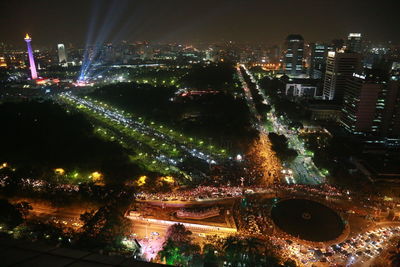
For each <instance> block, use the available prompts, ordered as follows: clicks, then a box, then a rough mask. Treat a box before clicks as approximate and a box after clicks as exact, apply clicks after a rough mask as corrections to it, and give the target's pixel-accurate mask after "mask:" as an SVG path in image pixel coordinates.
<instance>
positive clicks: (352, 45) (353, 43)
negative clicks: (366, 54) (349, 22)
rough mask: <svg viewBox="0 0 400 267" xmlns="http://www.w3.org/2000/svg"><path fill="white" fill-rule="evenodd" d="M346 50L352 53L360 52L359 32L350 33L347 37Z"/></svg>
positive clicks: (360, 40) (360, 39) (360, 38)
mask: <svg viewBox="0 0 400 267" xmlns="http://www.w3.org/2000/svg"><path fill="white" fill-rule="evenodd" d="M346 50H347V51H349V52H353V53H362V36H361V33H350V34H349V36H348V37H347V42H346Z"/></svg>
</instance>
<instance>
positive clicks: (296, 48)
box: [283, 34, 304, 77]
mask: <svg viewBox="0 0 400 267" xmlns="http://www.w3.org/2000/svg"><path fill="white" fill-rule="evenodd" d="M285 49H286V50H285V54H284V57H285V58H284V59H283V62H284V69H285V72H286V74H287V75H289V76H292V77H296V76H298V75H301V74H304V69H303V58H304V39H303V37H302V36H301V35H299V34H291V35H289V36H288V37H287V38H286V41H285Z"/></svg>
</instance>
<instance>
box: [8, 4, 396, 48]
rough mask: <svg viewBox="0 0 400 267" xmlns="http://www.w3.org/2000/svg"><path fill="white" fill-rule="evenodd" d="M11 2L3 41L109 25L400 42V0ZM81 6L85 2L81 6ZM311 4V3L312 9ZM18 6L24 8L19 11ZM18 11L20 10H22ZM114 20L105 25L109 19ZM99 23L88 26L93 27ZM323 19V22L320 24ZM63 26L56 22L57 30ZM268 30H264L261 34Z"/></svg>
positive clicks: (137, 33) (261, 39)
mask: <svg viewBox="0 0 400 267" xmlns="http://www.w3.org/2000/svg"><path fill="white" fill-rule="evenodd" d="M52 2H53V1H48V0H42V1H40V3H39V4H37V2H32V1H23V0H18V1H6V2H2V3H1V4H0V5H1V7H2V9H3V10H8V11H10V12H4V14H3V15H2V16H1V18H0V23H2V24H3V25H4V24H5V23H7V25H8V27H2V28H1V29H0V36H2V37H1V39H2V40H0V42H4V41H7V42H8V43H10V44H13V45H20V41H19V40H20V36H21V35H22V34H25V33H26V32H29V33H30V34H32V35H34V36H35V39H36V40H37V41H36V43H37V44H38V45H44V44H49V43H62V42H73V43H85V42H87V35H88V34H89V31H90V29H91V28H92V29H93V30H94V31H97V32H98V31H99V30H100V29H102V30H104V29H106V30H107V31H108V32H109V34H107V35H106V36H104V38H103V39H104V41H113V40H127V41H138V40H148V41H151V42H174V41H175V42H188V43H191V42H215V41H222V40H232V41H236V42H239V43H246V42H250V43H267V44H281V43H282V42H283V40H284V39H285V38H286V36H287V35H288V34H291V33H298V34H301V35H302V36H303V37H304V39H305V40H306V41H307V42H314V41H331V40H332V39H335V38H345V37H346V36H347V33H349V32H362V33H363V36H365V38H366V39H368V40H372V41H392V42H395V43H397V42H399V41H400V37H399V36H400V35H399V30H398V29H397V27H390V26H391V25H395V23H396V12H395V10H396V9H395V8H393V7H394V5H395V1H391V0H385V1H381V2H380V6H379V7H376V8H370V7H371V6H374V5H376V3H375V1H372V0H367V1H363V2H362V3H347V2H346V1H342V0H339V1H324V2H321V1H319V2H316V1H311V0H307V1H305V2H306V3H303V2H302V3H300V2H297V3H296V2H294V1H289V0H286V1H280V2H279V3H277V2H275V1H258V0H254V1H233V3H232V2H231V1H225V0H223V1H218V3H214V2H212V1H201V2H200V1H192V2H191V3H190V4H189V5H188V4H187V3H186V4H185V3H183V1H180V0H174V1H168V3H164V2H161V1H156V0H153V1H146V2H145V1H136V2H135V3H131V2H128V1H126V0H124V1H119V2H118V5H115V2H113V1H83V3H82V1H80V2H79V3H78V1H68V2H65V3H63V2H61V3H57V4H54V3H52ZM77 7H78V8H77ZM311 7H312V8H311ZM17 10H18V11H17ZM15 13H17V14H15ZM106 22H107V24H108V25H111V26H110V27H109V28H107V26H106V27H104V26H103V24H104V23H106ZM90 24H91V25H93V26H92V27H89V25H90ZM316 25H318V27H316ZM54 26H56V28H54ZM260 33H261V34H260Z"/></svg>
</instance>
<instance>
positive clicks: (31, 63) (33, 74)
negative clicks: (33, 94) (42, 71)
mask: <svg viewBox="0 0 400 267" xmlns="http://www.w3.org/2000/svg"><path fill="white" fill-rule="evenodd" d="M31 41H32V39H31V37H30V36H29V34H26V36H25V42H26V44H27V46H28V56H29V66H30V69H31V77H32V80H35V79H37V72H36V65H35V59H34V58H33V51H32V46H31Z"/></svg>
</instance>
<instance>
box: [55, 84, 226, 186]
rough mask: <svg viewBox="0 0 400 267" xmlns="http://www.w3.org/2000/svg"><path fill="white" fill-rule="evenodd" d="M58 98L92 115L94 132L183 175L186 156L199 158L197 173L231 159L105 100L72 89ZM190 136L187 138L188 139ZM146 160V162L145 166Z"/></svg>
mask: <svg viewBox="0 0 400 267" xmlns="http://www.w3.org/2000/svg"><path fill="white" fill-rule="evenodd" d="M57 101H59V102H61V103H63V104H66V105H67V106H72V107H74V108H76V109H77V110H79V111H81V112H84V113H86V114H88V115H89V116H90V117H91V118H93V119H95V121H96V124H97V125H100V128H98V129H96V131H97V133H99V134H102V135H104V136H106V137H108V138H111V140H114V139H115V140H117V141H119V142H120V144H121V145H124V144H125V146H126V147H127V148H131V149H132V150H133V151H135V152H137V153H136V154H138V155H139V156H140V157H143V158H144V157H147V158H149V161H150V164H151V162H152V161H154V162H153V164H154V163H155V162H158V163H159V168H158V169H161V170H166V171H168V170H171V171H173V173H179V174H180V175H181V176H183V177H185V178H186V179H191V178H190V176H191V174H189V173H191V170H193V169H194V168H193V167H192V165H190V166H189V165H186V164H182V163H183V162H184V161H185V160H189V161H192V160H195V161H199V162H200V163H201V164H202V165H201V166H202V167H201V169H200V168H197V167H196V168H197V169H194V170H195V171H197V172H198V173H202V174H203V175H205V173H206V172H207V171H208V170H209V166H210V165H216V164H220V163H224V162H226V161H229V160H231V159H230V158H228V157H227V156H226V155H225V150H223V149H222V150H218V149H216V148H214V147H213V146H206V145H205V144H203V141H201V140H200V141H199V140H198V141H196V140H194V139H193V138H187V139H185V137H183V135H182V134H180V135H179V137H177V135H178V134H179V133H176V132H175V131H173V130H168V131H167V129H165V128H163V126H161V125H159V126H157V129H156V126H155V125H154V123H153V122H152V123H151V125H147V124H145V123H144V122H143V120H140V119H141V118H139V119H136V118H134V117H132V116H131V114H128V113H126V112H124V111H120V110H117V109H115V108H113V107H111V106H109V105H107V104H103V103H100V102H98V101H96V100H90V99H88V98H86V97H85V98H81V97H78V96H76V95H74V94H72V93H71V92H66V93H61V94H59V95H58V98H57ZM189 140H190V141H189ZM148 165H149V164H147V165H146V166H148Z"/></svg>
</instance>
